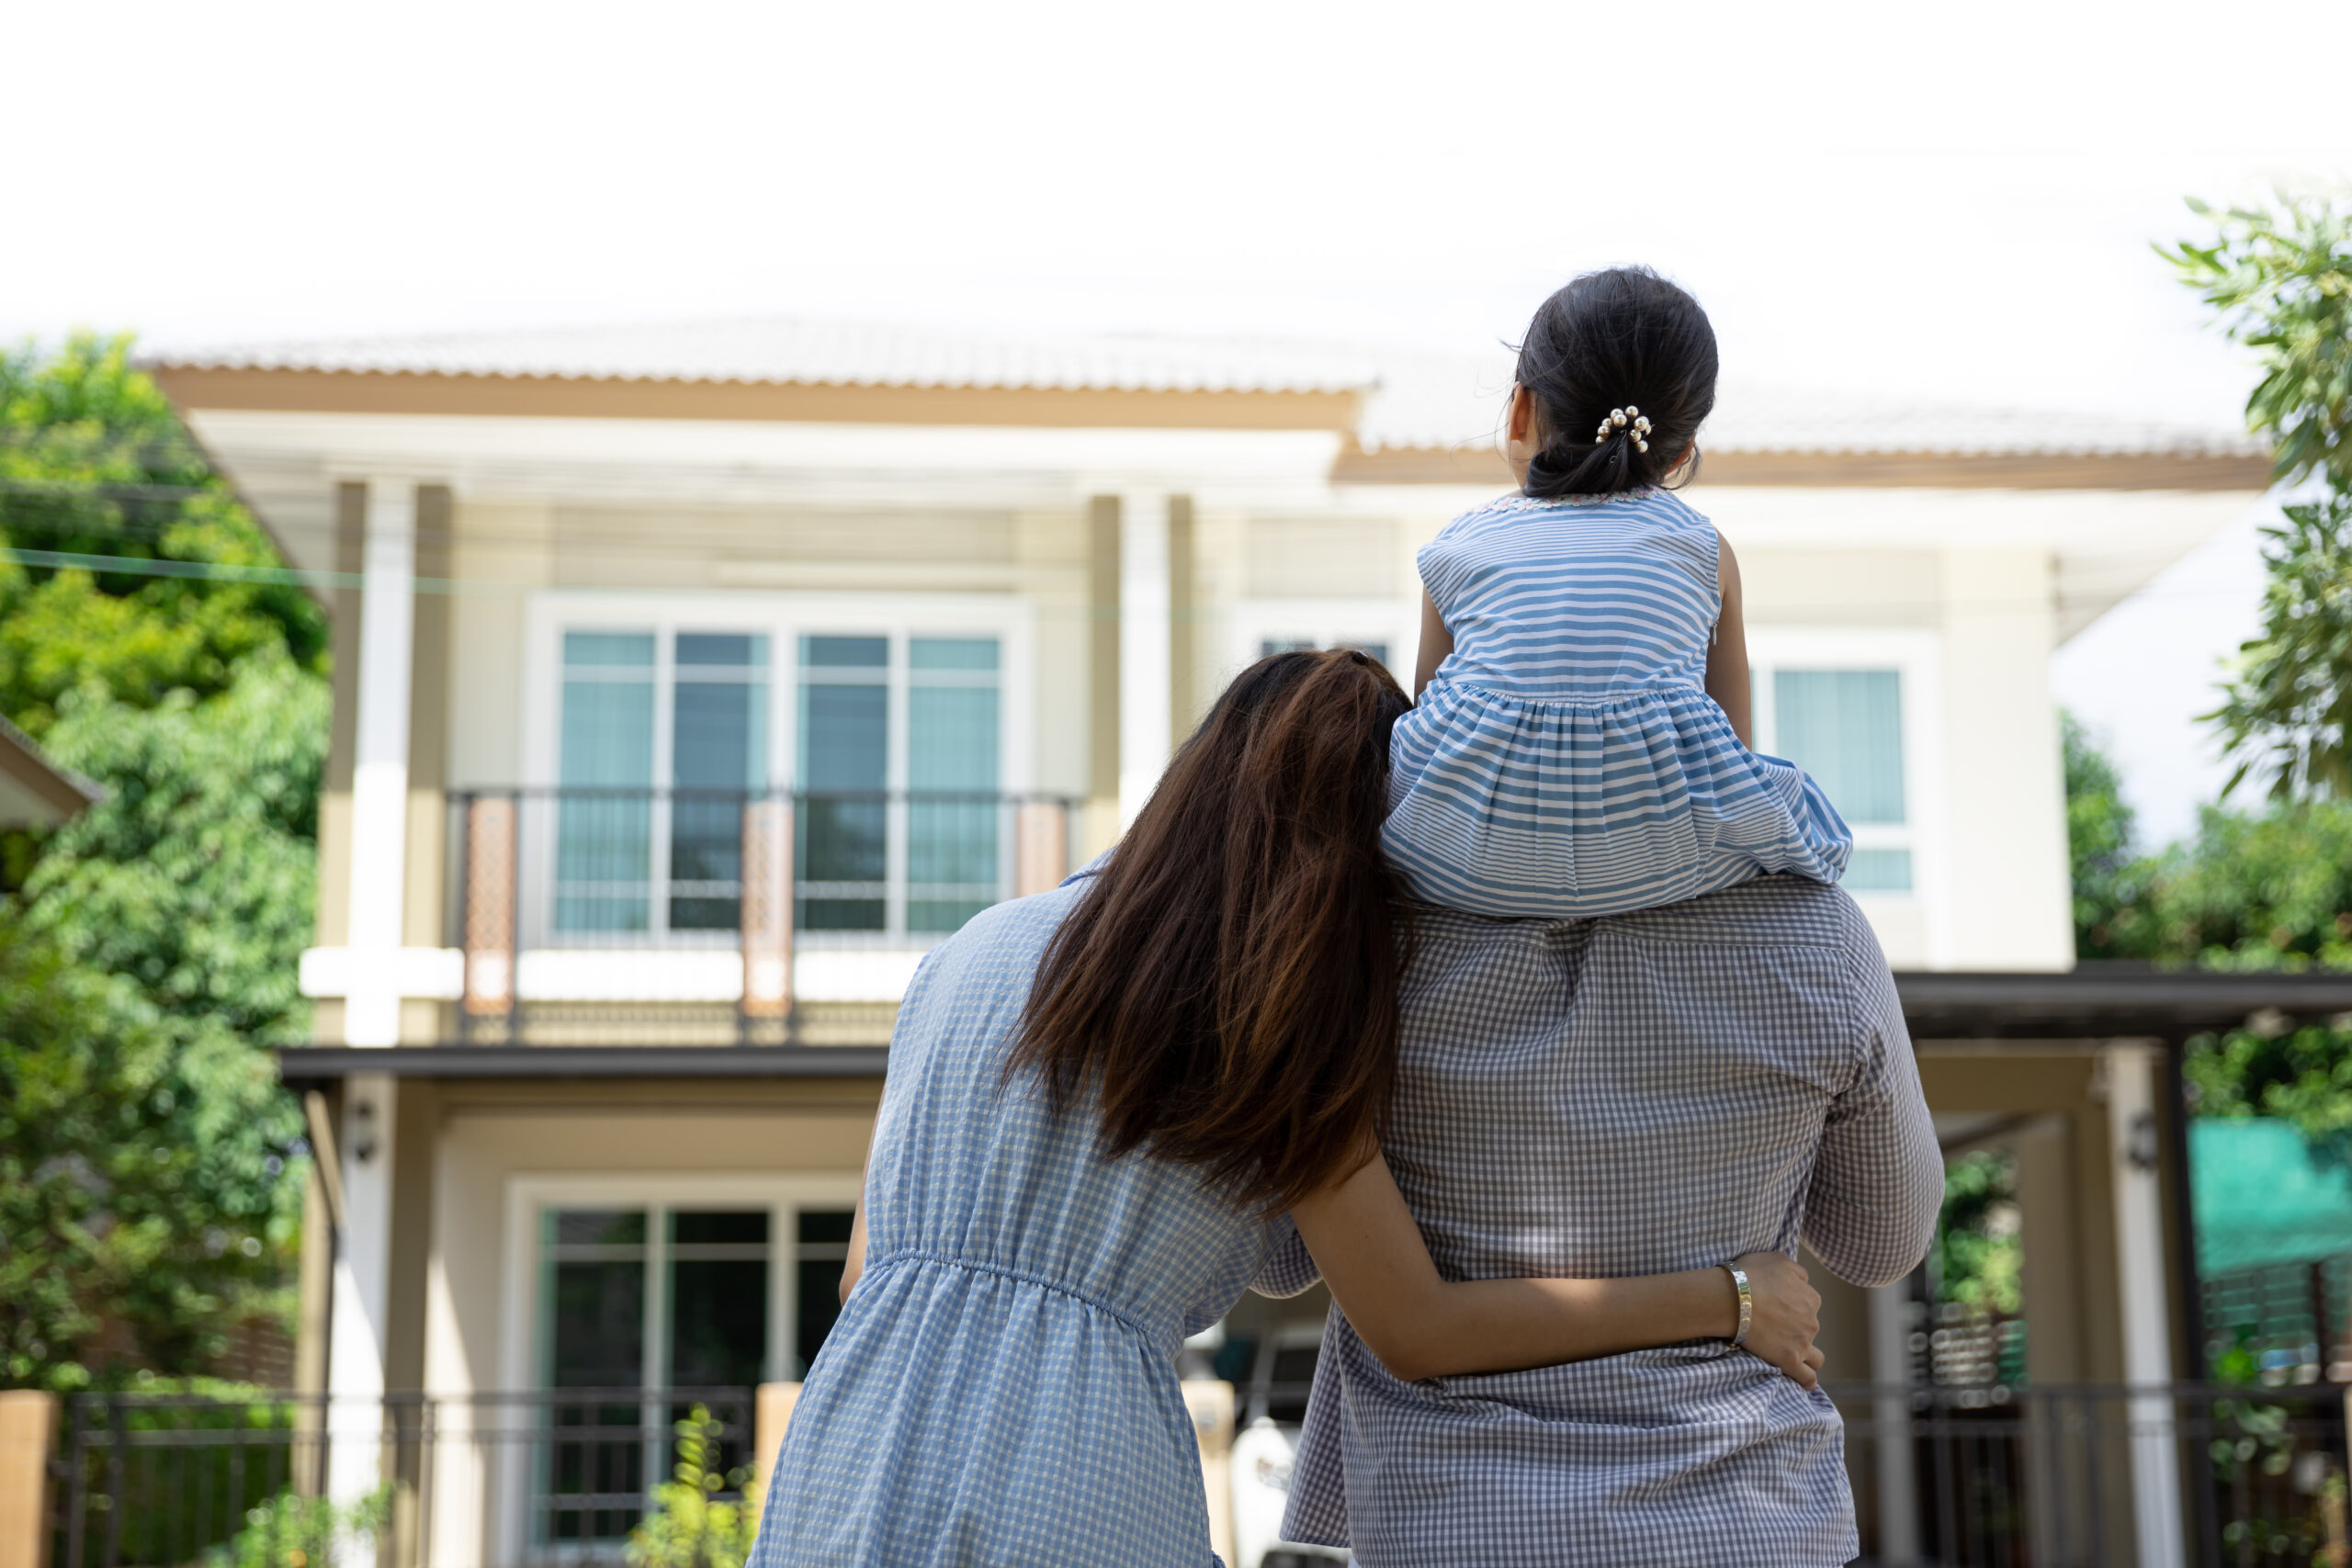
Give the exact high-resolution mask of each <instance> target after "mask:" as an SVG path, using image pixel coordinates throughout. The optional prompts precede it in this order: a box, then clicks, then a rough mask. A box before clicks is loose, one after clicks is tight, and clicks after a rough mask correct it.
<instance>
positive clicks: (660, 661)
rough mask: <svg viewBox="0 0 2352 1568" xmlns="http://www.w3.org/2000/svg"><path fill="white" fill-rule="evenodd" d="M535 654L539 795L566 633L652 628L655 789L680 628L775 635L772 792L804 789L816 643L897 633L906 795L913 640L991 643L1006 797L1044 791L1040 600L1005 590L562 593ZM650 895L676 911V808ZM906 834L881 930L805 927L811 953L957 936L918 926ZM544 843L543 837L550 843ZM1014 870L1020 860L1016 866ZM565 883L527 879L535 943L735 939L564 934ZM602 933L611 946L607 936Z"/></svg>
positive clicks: (663, 833)
mask: <svg viewBox="0 0 2352 1568" xmlns="http://www.w3.org/2000/svg"><path fill="white" fill-rule="evenodd" d="M573 631H610V632H646V633H650V634H651V635H652V636H653V638H654V663H653V670H652V676H651V679H652V682H653V688H654V698H653V726H652V730H653V736H652V745H653V758H652V761H653V769H652V776H653V780H654V783H653V784H652V785H651V787H652V788H653V789H655V790H666V789H669V788H671V787H672V784H671V778H672V772H673V767H674V750H675V747H674V739H675V736H674V715H675V707H676V702H675V687H676V679H675V668H674V666H675V648H676V637H677V635H678V634H679V633H681V632H689V633H691V632H722V633H723V632H753V633H759V634H762V635H764V636H765V637H767V638H768V667H767V713H766V716H765V728H766V742H767V755H766V759H765V773H766V777H767V780H768V783H769V787H771V788H775V789H786V788H797V787H798V781H799V769H798V756H797V752H798V749H799V743H800V726H799V720H800V711H799V706H798V705H799V699H800V687H801V685H802V683H803V681H804V677H805V675H806V674H807V673H808V671H804V670H803V668H802V665H801V662H800V642H801V638H803V637H887V638H888V643H889V662H888V667H887V671H886V678H885V682H883V683H884V684H885V685H886V687H887V689H888V693H889V697H888V753H887V756H886V766H885V778H884V784H883V787H884V788H885V789H888V790H890V791H893V792H899V791H904V790H905V789H906V788H907V778H908V731H909V723H910V708H911V704H910V700H909V693H910V689H911V688H912V686H914V685H915V684H917V683H918V682H916V681H914V680H913V679H912V678H911V677H912V675H913V671H911V669H910V657H909V644H910V641H911V640H912V639H914V638H917V637H986V638H993V639H995V641H996V642H997V645H998V648H999V649H1000V652H999V660H998V668H997V680H996V690H997V694H998V697H997V702H998V708H997V714H998V731H997V778H998V784H997V789H998V791H999V792H1000V793H1001V794H1003V795H1025V794H1028V793H1030V792H1032V791H1034V790H1035V787H1036V785H1035V758H1036V753H1037V746H1036V735H1035V723H1036V717H1035V645H1036V615H1035V607H1034V606H1033V605H1031V604H1029V602H1028V601H1026V600H1023V599H1015V598H1012V597H1009V596H1006V595H1002V594H979V593H887V594H886V593H868V592H759V591H721V592H708V591H693V592H617V591H612V590H603V589H598V590H549V591H542V592H536V593H534V594H532V595H531V598H530V602H529V606H528V609H527V612H526V632H525V647H524V711H523V749H522V750H523V778H522V781H521V783H522V784H523V785H524V786H525V787H526V788H529V789H534V790H543V789H552V788H554V787H556V786H558V785H560V783H561V776H560V775H561V744H562V735H561V728H562V711H563V678H564V660H563V638H564V634H565V633H566V632H573ZM654 815H655V818H656V820H655V823H654V827H653V852H652V859H651V863H650V887H651V889H652V891H651V893H650V899H651V901H652V903H653V904H654V905H656V906H659V907H662V908H666V902H667V897H668V883H667V880H666V878H667V874H668V860H669V853H670V842H669V830H668V824H667V813H666V812H664V811H662V810H660V809H659V808H658V807H657V809H656V811H655V814H654ZM554 818H555V813H553V812H552V811H548V812H541V813H538V814H537V821H536V822H535V823H534V824H533V826H532V828H531V829H528V830H527V837H528V839H529V840H530V841H529V842H528V843H527V844H526V846H525V851H524V852H525V854H526V857H527V859H528V861H529V862H530V863H532V864H534V865H537V866H548V865H551V864H552V860H551V852H552V850H553V846H554ZM902 838H903V835H902V834H898V833H894V834H893V835H892V842H891V846H890V851H889V853H890V860H889V864H888V873H887V876H888V880H887V886H888V888H889V890H890V891H889V894H888V913H887V915H886V917H885V922H884V927H883V929H882V930H881V931H848V932H827V931H812V932H806V933H796V940H797V941H798V942H801V943H802V944H803V945H808V946H810V947H829V946H831V947H856V948H873V947H877V946H879V947H890V948H899V947H909V948H924V947H929V946H931V945H933V943H935V942H938V941H940V940H941V939H942V937H944V935H945V934H946V933H944V932H917V933H910V932H908V931H907V930H906V912H905V908H904V906H905V902H906V899H905V891H906V866H905V859H906V846H905V844H904V843H903V842H900V841H899V840H901V839H902ZM542 840H544V841H542ZM1008 863H1009V860H1008ZM554 889H555V885H554V880H553V878H552V877H548V876H543V875H539V874H530V875H526V878H525V879H524V886H522V888H521V889H519V892H520V895H521V897H520V898H519V901H518V908H517V915H518V917H519V922H518V923H519V925H520V931H521V945H522V946H524V947H528V948H545V947H562V948H585V949H593V948H595V947H598V946H600V945H602V946H613V945H628V946H650V947H655V948H660V949H663V950H670V951H690V950H694V949H698V948H700V949H728V948H731V947H732V946H733V945H734V944H735V942H736V940H737V939H736V937H735V935H734V933H732V932H728V931H711V932H699V931H671V930H669V929H668V925H667V921H666V919H664V920H663V921H662V922H661V924H659V925H656V924H655V922H654V919H653V910H652V909H651V908H649V912H648V919H647V926H648V929H647V930H646V931H641V932H596V931H581V932H562V933H559V932H558V931H556V930H555V926H554V913H555V911H554V908H553V899H554ZM599 939H602V940H601V942H600V940H599Z"/></svg>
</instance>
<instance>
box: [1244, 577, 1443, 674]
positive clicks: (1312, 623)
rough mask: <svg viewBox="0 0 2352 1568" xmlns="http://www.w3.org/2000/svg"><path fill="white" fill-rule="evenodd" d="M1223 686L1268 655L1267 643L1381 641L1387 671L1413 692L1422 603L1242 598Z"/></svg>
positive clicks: (1332, 644)
mask: <svg viewBox="0 0 2352 1568" xmlns="http://www.w3.org/2000/svg"><path fill="white" fill-rule="evenodd" d="M1226 625H1227V633H1226V648H1225V656H1224V659H1223V660H1222V661H1221V662H1220V664H1219V666H1218V670H1217V684H1218V686H1220V687H1222V686H1223V685H1224V684H1225V682H1227V681H1230V680H1232V679H1233V677H1234V676H1236V675H1238V674H1239V673H1240V672H1241V671H1244V670H1246V669H1248V668H1249V667H1250V665H1252V664H1254V663H1256V662H1257V661H1258V660H1259V659H1261V657H1263V655H1262V653H1261V649H1263V647H1264V645H1265V644H1266V643H1268V642H1274V641H1281V642H1290V641H1299V642H1312V643H1313V644H1314V645H1315V646H1316V647H1317V648H1338V647H1340V646H1341V645H1342V644H1352V643H1366V642H1377V643H1383V644H1385V645H1386V647H1387V649H1388V672H1389V673H1390V674H1391V675H1394V676H1396V677H1397V684H1398V685H1401V686H1404V687H1406V688H1408V690H1409V689H1410V688H1411V685H1412V682H1413V661H1414V660H1415V659H1416V658H1417V657H1418V656H1419V651H1420V640H1421V606H1420V603H1419V600H1415V599H1240V600H1236V601H1235V602H1234V603H1233V604H1232V605H1231V606H1230V607H1229V608H1228V609H1227V613H1226Z"/></svg>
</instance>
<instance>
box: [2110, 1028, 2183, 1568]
mask: <svg viewBox="0 0 2352 1568" xmlns="http://www.w3.org/2000/svg"><path fill="white" fill-rule="evenodd" d="M2100 1055H2102V1056H2103V1057H2104V1058H2105V1060H2104V1062H2103V1064H2102V1066H2104V1067H2105V1069H2106V1079H2107V1124H2108V1134H2109V1140H2108V1141H2109V1150H2110V1157H2111V1158H2112V1159H2113V1160H2114V1162H2115V1164H2114V1170H2113V1173H2112V1179H2113V1181H2114V1186H2115V1262H2116V1286H2117V1292H2118V1293H2119V1295H2120V1297H2121V1300H2122V1314H2123V1381H2124V1382H2128V1383H2130V1384H2131V1385H2132V1386H2133V1387H2134V1388H2138V1389H2146V1390H2149V1391H2151V1392H2148V1393H2136V1394H2134V1395H2133V1396H2132V1397H2131V1400H2130V1402H2129V1404H2128V1409H2129V1410H2130V1416H2129V1419H2130V1421H2131V1503H2132V1524H2133V1530H2134V1533H2135V1535H2136V1536H2137V1537H2138V1540H2139V1544H2140V1555H2139V1559H2138V1561H2139V1563H2140V1568H2180V1565H2181V1564H2182V1563H2183V1562H2186V1561H2187V1559H2186V1558H2185V1556H2184V1555H2183V1553H2184V1551H2185V1543H2184V1542H2183V1541H2182V1540H2181V1530H2180V1467H2179V1450H2178V1448H2177V1445H2176V1443H2175V1441H2174V1433H2173V1419H2174V1416H2173V1404H2172V1401H2171V1400H2169V1399H2167V1398H2165V1397H2164V1396H2163V1395H2162V1394H2160V1393H2154V1392H2153V1391H2154V1390H2155V1389H2157V1388H2160V1387H2162V1386H2163V1385H2165V1384H2168V1383H2170V1382H2172V1332H2171V1314H2170V1313H2168V1312H2167V1311H2166V1310H2165V1307H2166V1303H2167V1302H2168V1300H2169V1299H2170V1296H2171V1292H2170V1291H2169V1289H2168V1288H2167V1285H2166V1280H2165V1232H2164V1193H2163V1191H2162V1190H2161V1189H2160V1188H2159V1187H2158V1185H2157V1171H2158V1168H2159V1164H2160V1159H2159V1153H2158V1151H2159V1149H2160V1147H2161V1140H2160V1138H2159V1137H2158V1127H2159V1125H2160V1123H2159V1122H2158V1120H2157V1110H2156V1107H2157V1099H2156V1096H2157V1092H2158V1086H2159V1085H2160V1084H2161V1083H2162V1082H2163V1081H2164V1077H2165V1058H2164V1052H2163V1051H2162V1050H2161V1049H2160V1048H2159V1047H2157V1046H2154V1045H2150V1044H2126V1045H2110V1046H2108V1047H2107V1048H2106V1049H2105V1050H2104V1051H2102V1052H2101V1053H2100Z"/></svg>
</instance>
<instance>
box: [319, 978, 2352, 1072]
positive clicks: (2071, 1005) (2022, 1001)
mask: <svg viewBox="0 0 2352 1568" xmlns="http://www.w3.org/2000/svg"><path fill="white" fill-rule="evenodd" d="M1894 982H1895V989H1896V991H1897V993H1898V994H1899V995H1900V996H1901V998H1903V1011H1904V1016H1905V1019H1906V1020H1907V1021H1908V1022H1909V1024H1910V1027H1911V1034H1912V1038H1913V1039H1914V1040H1916V1041H1920V1042H1935V1043H1941V1042H1952V1041H1972V1042H1988V1043H2000V1042H2009V1043H2015V1044H2017V1045H2018V1046H2023V1045H2024V1044H2026V1043H2042V1044H2048V1043H2052V1042H2064V1041H2079V1042H2086V1043H2087V1042H2093V1041H2102V1040H2132V1039H2153V1040H2180V1039H2185V1038H2187V1037H2188V1036H2189V1035H2192V1034H2203V1033H2209V1032H2214V1031H2218V1030H2225V1029H2234V1028H2238V1027H2241V1026H2243V1025H2247V1024H2254V1025H2256V1026H2261V1027H2269V1026H2273V1025H2277V1026H2284V1025H2287V1024H2291V1023H2295V1022H2315V1021H2321V1020H2324V1019H2328V1018H2332V1017H2335V1016H2336V1015H2338V1014H2344V1013H2352V974H2332V973H2330V974H2303V975H2284V974H2221V973H2215V972H2212V971H2208V970H2162V969H2156V968H2154V967H2151V966H2146V965H2142V964H2082V965H2079V966H2077V967H2076V968H2075V969H2073V970H2069V971H2065V972H2062V973H2052V974H2012V973H1960V972H1938V973H1926V972H1917V971H1914V972H1909V973H1905V974H1899V975H1897V976H1895V977H1894ZM277 1055H278V1066H279V1071H280V1072H281V1074H282V1075H283V1076H284V1077H285V1078H286V1079H287V1081H288V1082H289V1083H317V1082H322V1081H329V1080H333V1079H336V1078H341V1077H344V1076H345V1075H346V1074H350V1073H359V1072H379V1073H392V1074H396V1075H402V1076H409V1077H432V1078H772V1077H878V1076H879V1075H880V1074H881V1073H882V1072H883V1070H884V1068H885V1066H886V1064H887V1061H888V1050H887V1048H885V1047H883V1046H879V1045H857V1046H842V1045H816V1046H810V1045H797V1046H795V1045H783V1046H760V1045H752V1046H687V1045H639V1046H604V1045H577V1046H571V1045H499V1046H485V1045H403V1046H393V1047H389V1048H370V1047H364V1046H350V1045H305V1046H294V1047H288V1048H287V1049H285V1050H281V1051H280V1052H278V1054H277Z"/></svg>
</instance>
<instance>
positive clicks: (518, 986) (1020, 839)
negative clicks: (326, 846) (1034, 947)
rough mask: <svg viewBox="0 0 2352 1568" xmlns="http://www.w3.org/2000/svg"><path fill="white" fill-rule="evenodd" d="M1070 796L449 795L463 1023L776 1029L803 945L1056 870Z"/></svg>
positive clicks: (970, 905)
mask: <svg viewBox="0 0 2352 1568" xmlns="http://www.w3.org/2000/svg"><path fill="white" fill-rule="evenodd" d="M1071 806H1072V803H1071V802H1069V801H1068V800H1065V799H1063V798H1061V797H1058V796H1049V795H1008V794H1003V793H1000V792H995V791H954V790H834V791H799V792H790V791H781V790H752V791H746V790H695V789H640V788H560V789H501V790H477V791H471V792H467V793H462V794H459V795H455V796H453V797H452V801H451V808H452V811H453V813H454V820H453V822H452V825H451V826H452V831H451V834H450V840H449V841H450V845H451V853H452V858H453V864H452V867H451V871H452V875H451V878H450V884H449V886H450V888H451V901H450V908H449V909H448V911H447V918H448V920H449V924H450V927H451V932H452V939H453V940H452V945H453V946H456V947H458V948H459V949H461V950H462V953H463V968H462V979H461V984H460V994H459V995H458V997H457V998H455V999H456V1001H457V1004H458V1005H457V1013H456V1032H457V1034H458V1038H459V1039H460V1040H461V1041H464V1042H466V1043H525V1042H534V1041H538V1040H542V1039H545V1040H552V1038H553V1036H552V1035H550V1033H549V1031H550V1030H552V1031H553V1032H554V1034H555V1035H560V1034H561V1033H563V1032H564V1031H565V1030H566V1029H579V1028H583V1027H584V1028H590V1029H592V1030H593V1029H594V1028H597V1027H600V1026H601V1027H605V1028H607V1029H609V1028H613V1027H623V1028H625V1027H627V1026H628V1025H632V1024H634V1025H635V1026H637V1027H638V1028H639V1030H640V1031H650V1033H647V1035H646V1039H647V1040H648V1041H649V1042H660V1043H686V1042H688V1041H700V1040H701V1039H702V1037H703V1036H704V1035H705V1034H711V1035H712V1038H713V1039H726V1038H729V1036H730V1034H731V1036H732V1037H735V1038H739V1039H740V1040H741V1041H742V1043H781V1042H782V1041H784V1040H786V1039H787V1038H793V1037H795V1034H794V1031H795V1027H796V1025H795V1022H794V1014H795V1012H796V1002H797V1000H798V999H799V998H798V997H797V991H796V979H795V975H796V969H795V956H796V953H805V952H826V951H833V952H842V953H854V952H866V953H872V952H877V951H879V952H888V951H892V950H904V951H919V950H920V949H921V948H922V947H923V946H925V945H927V944H928V943H930V942H933V941H935V940H936V939H937V938H939V937H941V936H944V935H945V934H947V933H949V932H951V931H955V930H956V929H957V928H958V927H960V926H961V925H963V923H964V922H965V921H966V920H967V919H971V917H972V916H973V915H975V914H977V913H978V912H979V911H980V910H982V909H984V908H988V907H989V905H991V904H994V903H998V902H1000V901H1001V900H1003V899H1006V898H1012V897H1021V896H1023V895H1024V894H1028V893H1035V892H1039V891H1042V890H1044V889H1045V888H1048V887H1051V886H1054V885H1055V884H1056V883H1057V882H1059V881H1060V880H1061V879H1062V878H1063V877H1064V876H1065V875H1067V874H1069V869H1070V861H1071V852H1072V837H1071V835H1072V832H1073V830H1074V827H1075V823H1076V814H1075V812H1074V811H1073V810H1072V809H1071ZM852 988H853V989H854V987H852ZM819 999H820V1000H821V999H823V998H819ZM535 1024H536V1025H537V1028H536V1030H535V1028H534V1025H535ZM714 1032H715V1033H714ZM593 1043H624V1042H621V1041H619V1040H618V1039H605V1038H601V1037H600V1038H598V1039H597V1040H595V1041H594V1042H593Z"/></svg>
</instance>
